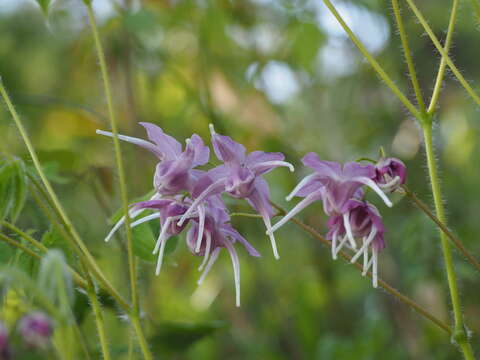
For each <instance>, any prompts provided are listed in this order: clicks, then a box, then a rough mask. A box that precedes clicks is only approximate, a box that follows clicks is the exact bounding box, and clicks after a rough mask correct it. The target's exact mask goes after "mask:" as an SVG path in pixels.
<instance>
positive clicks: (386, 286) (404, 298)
mask: <svg viewBox="0 0 480 360" xmlns="http://www.w3.org/2000/svg"><path fill="white" fill-rule="evenodd" d="M272 205H273V206H274V207H275V208H276V209H277V210H279V211H280V212H281V213H282V214H285V210H284V209H283V208H281V207H280V206H278V205H276V204H274V203H272ZM289 221H291V222H292V223H294V224H295V225H297V226H298V227H300V228H301V229H302V230H304V231H305V232H307V233H309V234H310V235H312V236H313V237H314V238H315V239H317V240H319V241H320V242H321V243H323V244H324V245H325V246H327V247H330V248H331V247H332V243H331V241H329V240H327V239H325V238H324V237H323V236H322V235H320V234H319V233H318V232H317V231H316V230H315V229H314V228H313V227H311V226H309V225H307V224H305V223H303V222H302V221H300V220H298V219H296V218H291V219H290V220H289ZM339 254H340V256H341V257H342V258H343V259H344V260H345V261H347V262H348V263H350V261H351V259H352V256H351V255H349V254H348V253H346V252H345V251H343V250H340V252H339ZM353 265H354V266H355V267H356V268H357V269H358V270H359V271H360V272H362V271H363V266H362V265H361V264H359V263H357V262H355V263H354V264H353ZM367 275H368V276H369V277H370V278H371V277H372V273H371V272H370V271H369V272H368V273H367ZM378 285H379V286H380V287H382V288H383V289H384V290H385V291H387V292H388V293H390V295H393V296H394V297H395V298H397V299H398V300H400V301H401V302H403V303H404V304H406V305H407V306H409V307H411V308H412V309H413V310H415V311H416V312H417V313H419V314H420V315H422V316H423V317H425V318H426V319H428V320H430V321H431V322H433V323H434V324H435V325H437V326H438V327H439V328H440V329H442V330H444V331H446V332H447V333H448V334H451V329H450V327H449V326H448V325H447V324H445V323H444V322H443V321H442V320H440V319H438V318H437V317H436V316H435V315H433V314H431V313H430V312H428V310H426V309H425V308H424V307H422V306H421V305H419V304H417V303H416V302H415V301H413V300H412V299H410V298H409V297H408V296H406V295H403V294H402V293H400V292H399V291H398V290H397V289H395V288H394V287H392V286H391V285H389V284H388V283H387V282H385V281H384V280H382V279H380V278H379V279H378Z"/></svg>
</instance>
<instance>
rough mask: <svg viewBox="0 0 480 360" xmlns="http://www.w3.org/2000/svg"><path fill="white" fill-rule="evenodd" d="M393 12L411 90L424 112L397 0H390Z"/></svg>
mask: <svg viewBox="0 0 480 360" xmlns="http://www.w3.org/2000/svg"><path fill="white" fill-rule="evenodd" d="M392 8H393V14H394V15H395V20H396V22H397V27H398V32H399V34H400V40H401V42H402V48H403V53H404V56H405V61H406V62H407V67H408V72H409V74H410V80H411V81H412V86H413V90H414V91H415V96H416V98H417V103H418V106H419V107H420V112H422V113H424V112H425V111H426V110H425V102H424V100H423V96H422V90H421V89H420V85H419V83H418V78H417V72H416V71H415V65H414V64H413V59H412V54H411V50H410V45H409V43H408V37H407V33H406V32H405V27H404V26H403V20H402V14H401V12H400V7H399V6H398V0H392Z"/></svg>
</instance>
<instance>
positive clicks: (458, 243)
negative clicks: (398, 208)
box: [403, 186, 480, 271]
mask: <svg viewBox="0 0 480 360" xmlns="http://www.w3.org/2000/svg"><path fill="white" fill-rule="evenodd" d="M403 189H404V191H405V194H406V195H407V196H408V197H409V198H410V199H411V200H412V201H413V202H414V203H415V205H416V206H417V207H418V208H419V209H420V210H422V211H423V212H424V213H425V214H426V215H427V216H428V217H429V218H430V219H432V220H433V222H434V223H435V224H436V225H437V226H438V227H439V228H440V230H441V231H443V233H444V234H445V235H446V236H447V237H448V238H449V239H450V240H451V241H452V243H453V244H454V245H455V246H456V247H457V249H458V250H459V251H460V252H461V253H462V254H463V256H465V258H466V259H467V260H468V262H470V264H472V265H473V266H474V267H475V268H476V269H477V270H478V271H480V263H479V262H478V261H477V259H475V257H474V256H473V255H472V254H470V253H469V252H468V250H467V249H466V248H465V246H463V244H462V242H461V241H460V239H459V238H458V237H456V236H455V235H454V234H453V233H452V232H451V231H450V230H449V229H448V227H447V226H446V225H445V224H444V223H443V222H441V221H440V220H439V219H438V218H437V217H436V216H435V214H434V213H433V212H432V211H431V210H430V209H429V207H428V206H427V204H425V203H424V202H423V201H422V200H420V199H419V198H418V196H417V195H416V194H415V193H414V192H412V191H411V190H409V189H408V188H407V187H406V186H404V187H403Z"/></svg>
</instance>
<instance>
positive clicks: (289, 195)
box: [285, 174, 315, 201]
mask: <svg viewBox="0 0 480 360" xmlns="http://www.w3.org/2000/svg"><path fill="white" fill-rule="evenodd" d="M314 176H315V174H311V175H308V176H305V177H304V178H303V179H302V180H301V181H300V182H299V183H298V184H297V186H295V188H294V189H293V190H292V192H291V193H290V194H288V196H287V197H286V198H285V199H286V200H287V201H290V200H292V199H293V197H294V196H295V195H296V194H297V193H298V192H299V191H300V190H301V188H302V187H303V186H304V185H305V184H307V183H308V182H309V181H310V179H312V178H313V177H314Z"/></svg>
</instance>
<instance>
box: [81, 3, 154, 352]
mask: <svg viewBox="0 0 480 360" xmlns="http://www.w3.org/2000/svg"><path fill="white" fill-rule="evenodd" d="M84 3H85V6H86V8H87V13H88V19H89V21H90V27H91V29H92V34H93V38H94V41H95V49H96V52H97V57H98V61H99V64H100V70H101V73H102V79H103V85H104V90H105V96H106V98H107V105H108V114H109V118H110V126H111V128H112V134H113V146H114V149H115V158H116V163H117V171H118V179H119V185H120V196H121V199H122V208H123V213H124V215H125V230H126V234H127V253H128V267H129V275H130V293H131V298H132V307H131V311H130V316H131V319H132V323H133V328H134V329H135V332H136V334H137V337H138V341H139V343H140V348H141V350H142V353H143V357H144V358H145V359H152V354H151V353H150V349H149V348H148V346H147V345H146V339H145V335H144V333H143V330H142V327H141V325H140V317H139V303H138V291H137V274H136V261H135V255H134V253H133V241H132V229H131V228H130V216H129V215H128V194H127V185H126V181H125V170H124V166H123V159H122V153H121V149H120V140H119V139H118V127H117V120H116V117H115V111H114V107H113V97H112V91H111V85H110V78H109V74H108V69H107V63H106V60H105V52H104V51H103V46H102V42H101V41H100V35H99V32H98V27H97V23H96V21H95V15H94V13H93V8H92V5H91V3H90V1H84Z"/></svg>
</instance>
